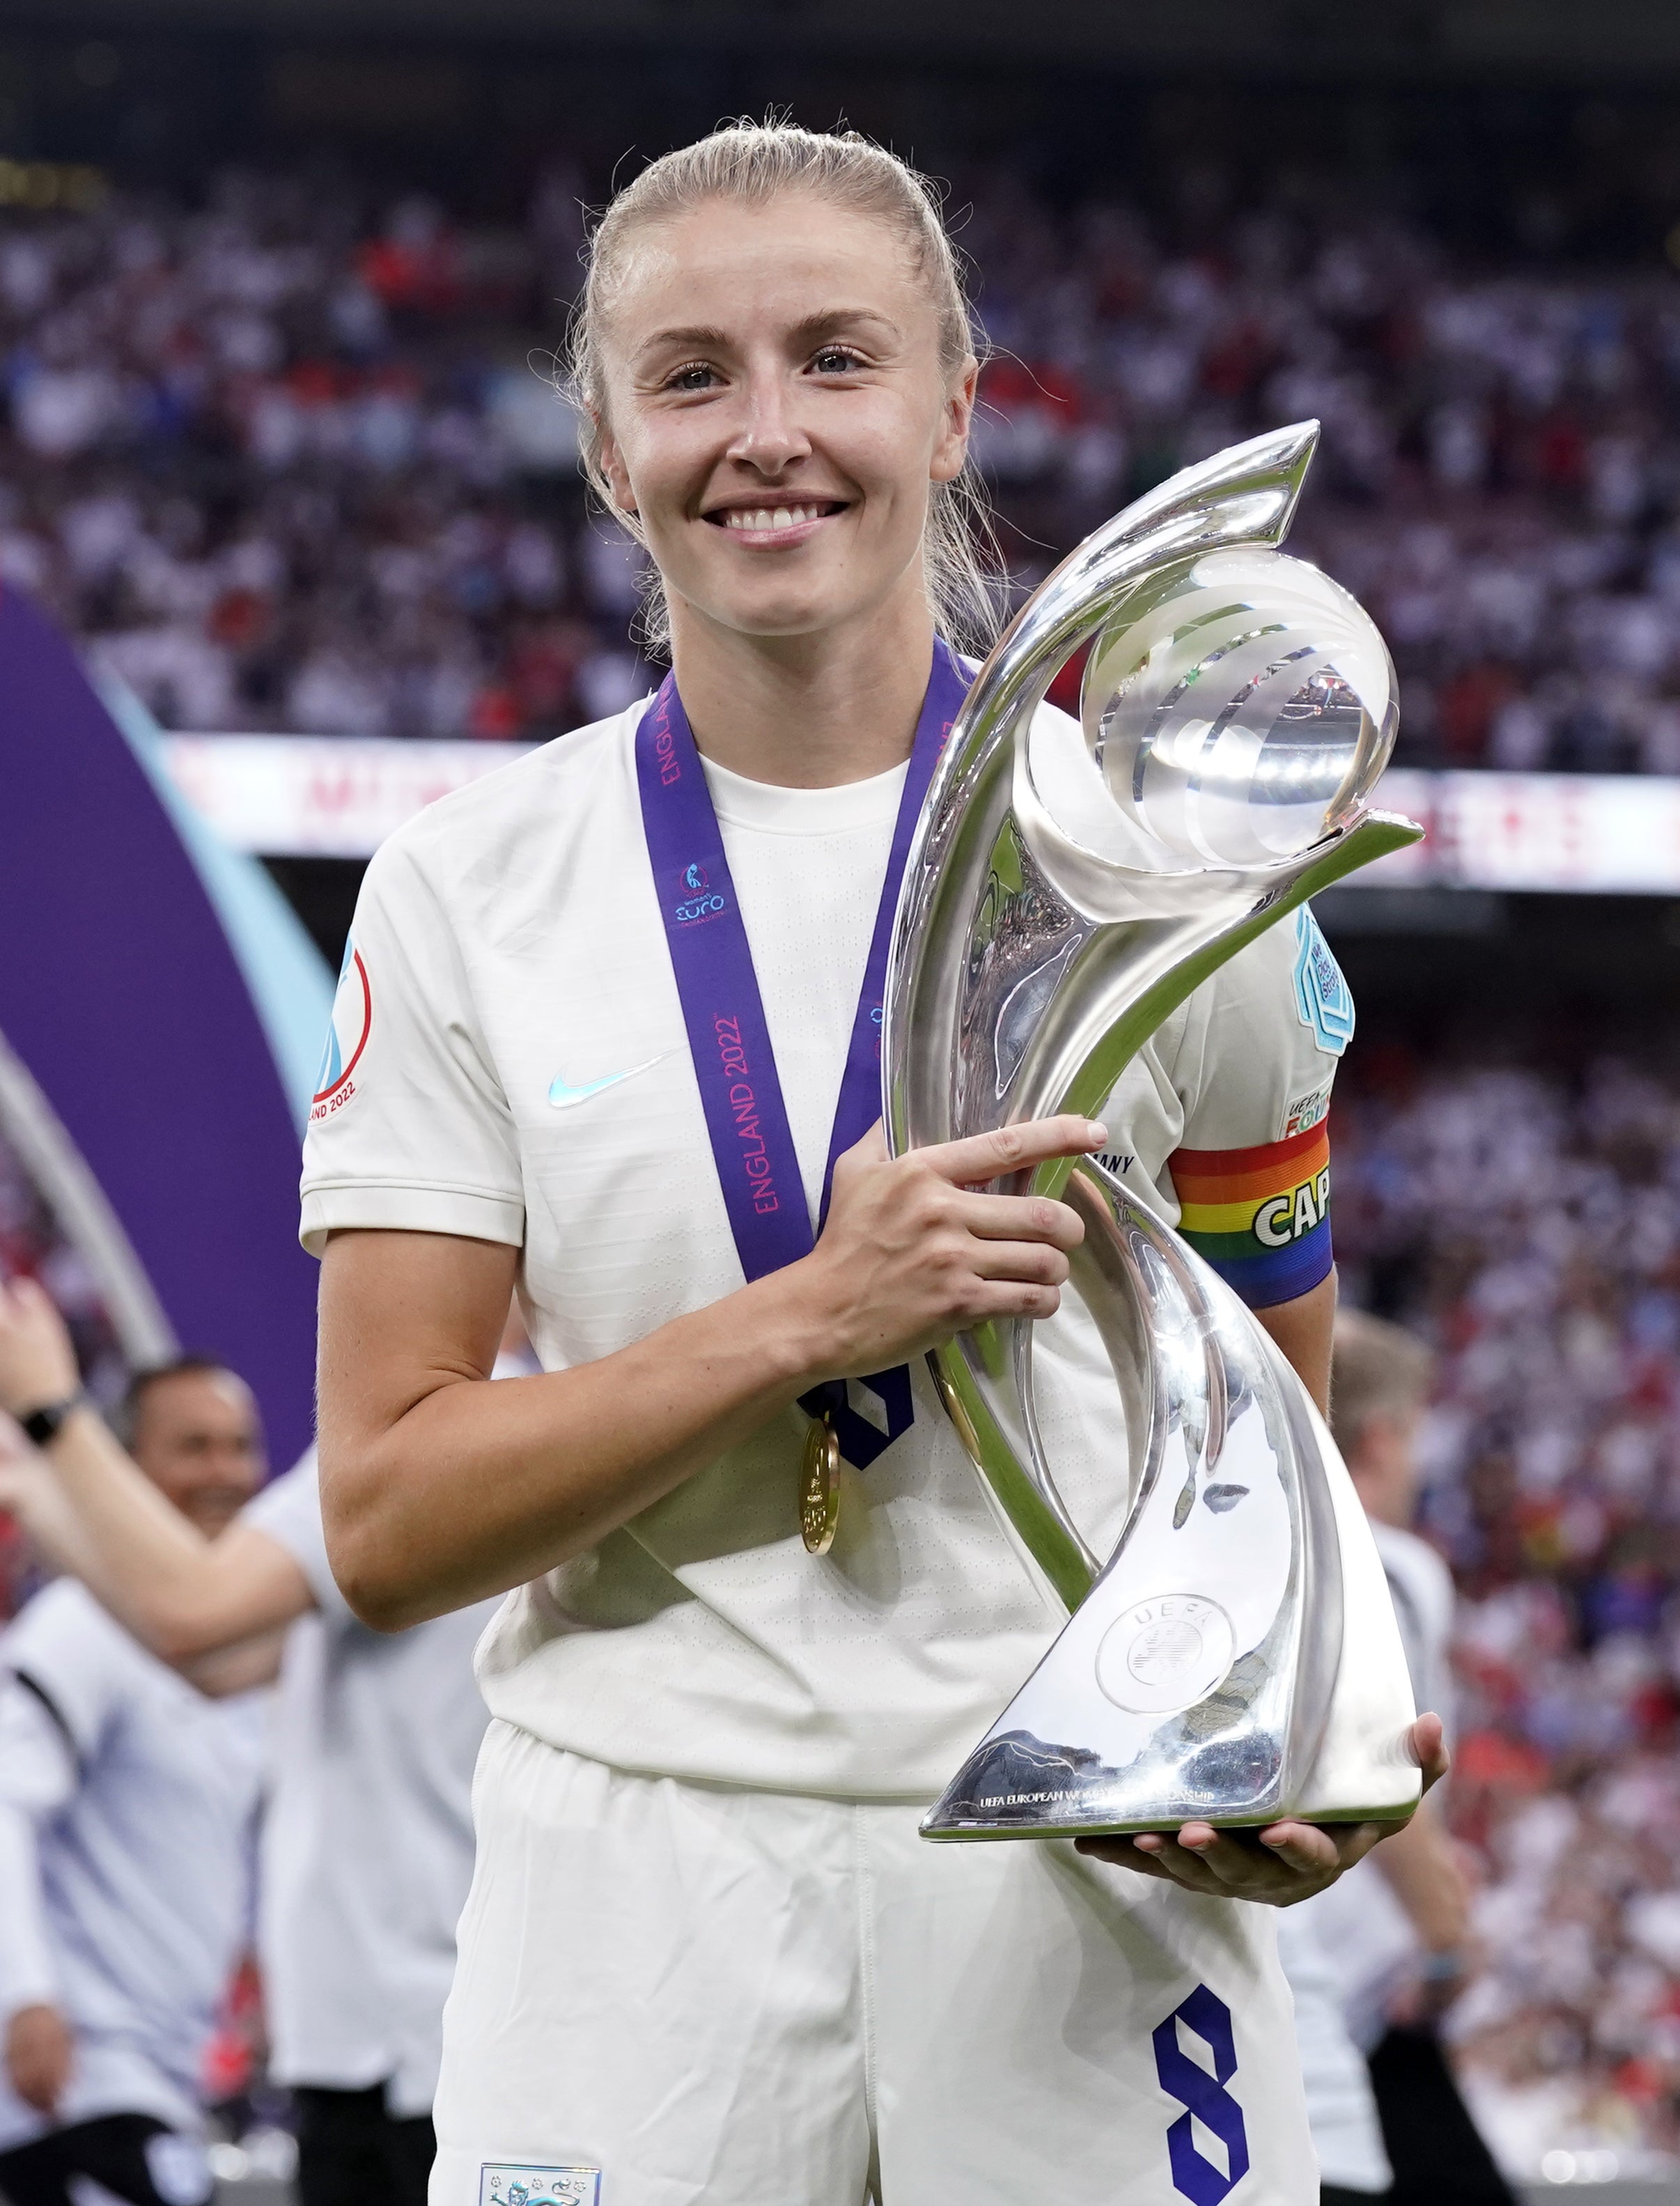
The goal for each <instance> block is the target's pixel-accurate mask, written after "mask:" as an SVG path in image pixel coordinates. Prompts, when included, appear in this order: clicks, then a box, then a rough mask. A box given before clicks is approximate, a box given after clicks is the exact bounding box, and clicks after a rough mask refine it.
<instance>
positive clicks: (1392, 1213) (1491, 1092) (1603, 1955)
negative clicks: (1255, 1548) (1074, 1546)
mask: <svg viewBox="0 0 1680 2206" xmlns="http://www.w3.org/2000/svg"><path fill="white" fill-rule="evenodd" d="M1350 1062H1351V1061H1350ZM1361 1072H1362V1076H1363V1086H1362V1089H1361V1092H1359V1093H1356V1094H1349V1095H1348V1096H1347V1097H1346V1098H1345V1100H1343V1103H1342V1105H1341V1106H1340V1107H1339V1109H1338V1112H1337V1124H1336V1125H1335V1128H1334V1133H1333V1145H1334V1154H1335V1156H1336V1160H1337V1164H1336V1169H1337V1192H1336V1216H1337V1254H1338V1259H1339V1261H1340V1265H1341V1271H1342V1280H1343V1292H1344V1294H1346V1295H1347V1296H1349V1297H1350V1298H1352V1299H1355V1300H1358V1301H1361V1302H1367V1303H1376V1304H1378V1305H1379V1306H1380V1307H1382V1308H1384V1309H1386V1310H1387V1311H1389V1312H1390V1313H1391V1315H1397V1316H1398V1317H1401V1318H1402V1319H1403V1320H1404V1321H1406V1322H1408V1323H1409V1325H1411V1326H1413V1327H1415V1328H1416V1329H1417V1330H1418V1331H1419V1332H1420V1333H1421V1334H1422V1335H1423V1336H1424V1337H1426V1338H1427V1339H1429V1340H1430V1341H1431V1342H1432V1343H1433V1345H1434V1347H1435V1349H1436V1351H1437V1358H1438V1361H1437V1367H1436V1398H1435V1402H1434V1404H1433V1408H1432V1410H1431V1412H1430V1414H1429V1416H1428V1417H1427V1421H1426V1424H1425V1428H1424V1430H1423V1434H1422V1437H1421V1458H1422V1464H1421V1468H1422V1473H1423V1481H1424V1485H1423V1494H1424V1499H1423V1511H1422V1523H1423V1528H1424V1529H1426V1530H1427V1532H1428V1534H1429V1535H1430V1536H1431V1537H1432V1538H1433V1541H1435V1543H1436V1544H1437V1545H1438V1546H1439V1547H1440V1549H1441V1550H1442V1552H1443V1553H1445V1555H1446V1557H1447V1558H1448V1559H1449V1560H1450V1561H1451V1564H1452V1565H1453V1569H1454V1571H1455V1574H1456V1577H1457V1582H1458V1586H1459V1594H1460V1601H1459V1613H1458V1632H1457V1650H1456V1654H1457V1672H1458V1680H1459V1694H1460V1705H1459V1738H1458V1746H1457V1768H1456V1773H1455V1775H1454V1778H1453V1780H1452V1789H1451V1797H1450V1810H1451V1817H1452V1821H1453V1823H1454V1826H1455V1827H1456V1829H1457V1833H1458V1835H1459V1837H1460V1839H1461V1840H1462V1841H1463V1843H1464V1844H1465V1845H1467V1846H1468V1847H1469V1849H1470V1851H1471V1853H1472V1856H1473V1857H1474V1864H1475V1868H1476V1871H1477V1875H1478V1881H1479V1883H1480V1896H1479V1899H1478V1901H1477V1905H1476V1918H1475V1919H1476V1929H1477V1933H1478V1942H1479V1959H1478V1973H1477V1975H1476V1976H1475V1977H1474V1981H1473V1982H1471V1983H1470V1985H1469V1988H1468V1989H1467V1990H1466V1991H1465V1992H1464V1993H1463V1995H1462V1996H1461V1997H1460V1998H1459V2000H1457V2004H1456V2006H1455V2007H1454V2008H1453V2010H1452V2012H1451V2022H1450V2030H1451V2036H1453V2038H1454V2039H1455V2041H1456V2042H1457V2048H1458V2053H1459V2057H1460V2060H1461V2064H1462V2066H1463V2072H1464V2075H1465V2078H1466V2081H1467V2084H1468V2087H1469V2090H1470V2092H1471V2095H1472V2098H1473V2102H1474V2104H1475V2106H1476V2108H1477V2112H1478V2114H1479V2115H1480V2118H1481V2119H1482V2120H1483V2122H1484V2124H1485V2126H1486V2127H1487V2129H1488V2131H1489V2132H1490V2135H1491V2136H1492V2137H1493V2138H1494V2140H1495V2141H1496V2142H1497V2143H1498V2145H1499V2146H1500V2148H1501V2149H1503V2150H1504V2153H1505V2154H1506V2155H1507V2157H1508V2158H1509V2160H1510V2161H1511V2163H1512V2165H1513V2166H1514V2167H1517V2168H1520V2169H1522V2171H1523V2172H1525V2173H1540V2171H1541V2166H1542V2162H1543V2161H1545V2159H1546V2155H1547V2154H1552V2155H1554V2156H1556V2155H1563V2156H1564V2158H1565V2159H1568V2160H1572V2161H1574V2162H1576V2163H1577V2164H1578V2172H1579V2173H1593V2172H1594V2171H1597V2172H1600V2173H1602V2172H1605V2170H1604V2168H1603V2167H1602V2165H1601V2164H1602V2163H1603V2162H1604V2161H1605V2159H1606V2155H1615V2156H1616V2157H1617V2161H1618V2162H1619V2164H1620V2167H1621V2171H1622V2173H1633V2172H1634V2170H1635V2168H1636V2167H1638V2165H1639V2164H1640V2161H1641V2155H1646V2154H1650V2153H1672V2152H1674V2151H1675V2150H1676V2149H1677V2148H1680V1844H1677V1838H1676V1833H1677V1832H1680V1813H1677V1810H1680V1772H1677V1767H1676V1762H1675V1752H1674V1750H1675V1744H1676V1717H1677V1713H1680V1700H1677V1685H1680V1637H1677V1625H1680V1615H1677V1611H1676V1607H1675V1603H1674V1566H1675V1560H1676V1556H1675V1546H1674V1540H1675V1534H1674V1527H1675V1524H1676V1523H1677V1521H1680V1519H1677V1508H1676V1497H1677V1494H1680V1487H1677V1483H1676V1480H1677V1472H1680V1098H1677V1095H1676V1094H1675V1092H1674V1090H1673V1089H1672V1088H1671V1087H1667V1086H1665V1085H1663V1084H1661V1083H1659V1082H1658V1081H1656V1080H1654V1079H1652V1078H1648V1077H1646V1076H1641V1075H1635V1073H1634V1072H1632V1071H1631V1070H1629V1069H1628V1068H1627V1066H1625V1065H1624V1064H1615V1063H1606V1064H1599V1065H1597V1066H1595V1067H1594V1068H1593V1069H1592V1070H1590V1071H1589V1072H1588V1074H1587V1076H1585V1077H1584V1078H1583V1079H1582V1080H1580V1081H1579V1082H1565V1081H1563V1080H1560V1079H1558V1078H1556V1077H1553V1076H1548V1075H1544V1074H1541V1073H1540V1072H1537V1071H1533V1070H1510V1069H1494V1068H1492V1067H1490V1066H1482V1067H1480V1068H1476V1069H1469V1070H1454V1071H1445V1072H1441V1071H1438V1072H1430V1071H1427V1070H1425V1069H1424V1068H1423V1067H1422V1066H1421V1064H1418V1063H1415V1062H1414V1061H1412V1060H1410V1059H1409V1058H1404V1057H1403V1056H1401V1055H1399V1054H1398V1053H1387V1052H1369V1053H1367V1058H1366V1060H1365V1062H1364V1064H1363V1065H1362V1066H1361ZM1560 2170H1561V2163H1560V2161H1558V2159H1557V2158H1556V2157H1554V2160H1553V2163H1552V2167H1549V2168H1547V2169H1546V2173H1553V2172H1554V2171H1560Z"/></svg>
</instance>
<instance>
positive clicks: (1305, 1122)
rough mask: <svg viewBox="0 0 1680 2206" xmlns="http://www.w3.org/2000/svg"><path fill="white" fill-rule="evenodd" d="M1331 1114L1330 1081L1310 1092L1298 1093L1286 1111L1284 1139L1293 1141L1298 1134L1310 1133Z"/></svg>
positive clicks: (1281, 1138)
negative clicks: (1305, 1093)
mask: <svg viewBox="0 0 1680 2206" xmlns="http://www.w3.org/2000/svg"><path fill="white" fill-rule="evenodd" d="M1329 1116H1330V1082H1329V1081H1327V1080H1326V1082H1325V1083H1324V1086H1323V1087H1322V1088H1314V1089H1313V1091H1312V1092H1311V1094H1307V1095H1297V1096H1296V1097H1295V1098H1294V1099H1293V1100H1292V1101H1291V1102H1290V1106H1289V1108H1288V1109H1287V1110H1286V1111H1285V1112H1284V1130H1283V1133H1282V1134H1281V1135H1280V1136H1279V1137H1278V1138H1279V1139H1280V1140H1282V1141H1285V1142H1288V1141H1293V1139H1294V1138H1295V1136H1296V1135H1297V1134H1310V1133H1311V1132H1312V1130H1313V1129H1314V1126H1318V1125H1321V1124H1323V1123H1324V1121H1325V1120H1326V1118H1328V1117H1329Z"/></svg>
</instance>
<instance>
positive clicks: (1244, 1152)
mask: <svg viewBox="0 0 1680 2206" xmlns="http://www.w3.org/2000/svg"><path fill="white" fill-rule="evenodd" d="M1193 1000H1194V1003H1195V1005H1196V1014H1195V1016H1194V1017H1193V1018H1192V1019H1191V1021H1190V1022H1189V1024H1188V1025H1187V1027H1186V1029H1185V1034H1184V1040H1183V1044H1182V1046H1181V1047H1180V1049H1179V1052H1178V1055H1177V1061H1176V1063H1175V1066H1174V1072H1173V1082H1174V1086H1175V1087H1176V1088H1177V1090H1178V1093H1179V1095H1180V1097H1181V1099H1182V1100H1183V1107H1184V1133H1183V1142H1182V1143H1181V1146H1180V1147H1179V1148H1177V1150H1176V1151H1175V1152H1174V1154H1173V1155H1172V1156H1171V1159H1170V1160H1169V1169H1170V1170H1171V1174H1172V1182H1173V1187H1174V1189H1175V1191H1176V1192H1177V1196H1178V1201H1179V1206H1180V1216H1179V1231H1180V1232H1182V1233H1183V1236H1184V1237H1185V1239H1186V1240H1187V1241H1189V1243H1190V1245H1191V1247H1192V1248H1193V1249H1195V1251H1196V1253H1197V1254H1198V1255H1200V1256H1202V1257H1204V1258H1205V1259H1206V1261H1207V1262H1208V1263H1210V1264H1211V1265H1212V1267H1213V1268H1214V1270H1215V1271H1217V1272H1218V1273H1219V1274H1220V1276H1221V1277H1222V1278H1223V1279H1225V1280H1226V1281H1227V1283H1228V1284H1229V1285H1230V1286H1232V1287H1233V1288H1235V1290H1236V1292H1237V1293H1238V1294H1239V1295H1240V1296H1241V1297H1242V1299H1243V1301H1244V1302H1246V1303H1248V1305H1249V1306H1250V1308H1251V1309H1267V1308H1270V1307H1271V1306H1272V1304H1274V1303H1285V1302H1293V1301H1294V1300H1295V1299H1296V1297H1297V1296H1299V1295H1304V1294H1307V1293H1308V1292H1310V1291H1311V1290H1312V1289H1313V1288H1314V1287H1315V1286H1317V1285H1318V1284H1319V1283H1320V1280H1321V1279H1325V1278H1326V1277H1327V1276H1328V1275H1329V1273H1330V1270H1331V1264H1332V1262H1333V1261H1334V1257H1333V1252H1332V1249H1331V1227H1330V1137H1329V1128H1328V1126H1327V1124H1326V1119H1327V1118H1328V1115H1329V1112H1330V1095H1331V1086H1332V1084H1333V1082H1334V1081H1335V1077H1336V1067H1337V1061H1338V1060H1339V1058H1340V1057H1341V1055H1342V1052H1343V1050H1344V1049H1345V1048H1346V1047H1347V1045H1348V1042H1349V1040H1350V1039H1351V1038H1352V1034H1353V1023H1354V1021H1353V999H1352V997H1351V995H1350V994H1349V990H1348V986H1347V982H1346V981H1345V980H1344V979H1343V976H1342V973H1341V969H1340V968H1339V967H1338V966H1337V963H1336V960H1335V958H1334V957H1333V956H1332V955H1331V951H1330V946H1329V945H1328V944H1327V943H1326V941H1325V939H1324V936H1323V935H1322V933H1320V930H1319V927H1318V923H1317V921H1315V920H1314V917H1313V915H1312V913H1311V911H1310V910H1309V909H1308V908H1307V907H1306V906H1304V905H1303V906H1302V907H1301V908H1300V909H1298V910H1297V911H1296V912H1295V913H1294V914H1293V915H1289V916H1286V917H1285V918H1284V919H1282V920H1280V921H1278V924H1277V925H1276V926H1275V927H1271V928H1269V929H1268V930H1267V931H1266V933H1264V934H1262V935H1261V936H1260V938H1259V939H1258V940H1256V941H1254V942H1253V943H1251V944H1249V945H1248V948H1247V949H1246V950H1243V951H1240V952H1239V953H1238V955H1237V956H1236V957H1234V958H1232V959H1231V961H1230V963H1229V964H1228V965H1225V966H1224V967H1223V968H1222V969H1220V971H1219V972H1218V973H1217V974H1216V975H1214V976H1213V978H1212V980H1211V981H1208V982H1207V983H1206V986H1205V987H1204V988H1202V989H1200V990H1198V991H1197V996H1196V998H1195V999H1193Z"/></svg>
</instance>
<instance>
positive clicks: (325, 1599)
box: [239, 1448, 351, 1619]
mask: <svg viewBox="0 0 1680 2206" xmlns="http://www.w3.org/2000/svg"><path fill="white" fill-rule="evenodd" d="M239 1521H240V1523H241V1524H248V1525H249V1526H250V1527H251V1529H253V1531H257V1532H261V1533H263V1534H265V1535H266V1537H268V1538H269V1539H271V1540H272V1541H274V1543H275V1545H276V1546H277V1547H283V1548H284V1549H285V1551H286V1553H288V1554H289V1556H290V1557H291V1559H292V1560H293V1561H294V1562H295V1564H296V1565H297V1566H298V1568H299V1569H300V1570H301V1571H302V1572H303V1575H304V1578H305V1580H306V1581H307V1584H308V1587H309V1590H310V1592H311V1593H312V1594H313V1595H314V1596H315V1606H316V1607H317V1608H319V1610H320V1611H321V1613H322V1614H323V1615H324V1616H331V1617H337V1618H338V1619H347V1618H348V1617H349V1615H350V1613H351V1611H350V1606H349V1602H348V1601H346V1600H345V1598H344V1596H343V1594H342V1593H340V1591H339V1590H338V1581H337V1579H336V1578H335V1577H333V1575H332V1565H331V1563H330V1562H329V1561H328V1560H327V1550H326V1530H325V1527H324V1526H323V1524H322V1523H321V1482H320V1473H319V1470H318V1468H317V1465H316V1461H315V1451H314V1449H313V1448H311V1449H310V1451H309V1452H308V1453H307V1455H306V1456H304V1457H303V1458H301V1461H299V1462H298V1463H295V1464H293V1466H292V1468H291V1469H290V1470H288V1471H283V1473H282V1474H281V1476H279V1477H278V1478H276V1479H271V1480H270V1482H269V1483H268V1484H267V1485H266V1486H265V1488H263V1490H262V1492H261V1493H260V1494H258V1496H257V1497H256V1499H255V1500H254V1501H252V1502H250V1503H249V1504H248V1505H247V1506H246V1507H245V1508H244V1509H242V1510H241V1511H240V1517H239Z"/></svg>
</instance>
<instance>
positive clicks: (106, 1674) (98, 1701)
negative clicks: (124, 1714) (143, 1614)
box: [0, 1578, 145, 1762]
mask: <svg viewBox="0 0 1680 2206" xmlns="http://www.w3.org/2000/svg"><path fill="white" fill-rule="evenodd" d="M144 1659H145V1658H144V1657H143V1656H142V1654H141V1653H140V1649H139V1648H138V1647H137V1646H136V1644H135V1643H134V1641H133V1640H132V1639H130V1638H129V1637H128V1634H127V1633H126V1632H124V1631H122V1629H121V1627H120V1626H119V1625H116V1624H114V1623H113V1622H112V1621H111V1619H110V1617H108V1616H107V1615H106V1614H105V1613H104V1610H103V1609H102V1608H101V1607H99V1606H98V1602H97V1601H95V1600H94V1599H93V1597H92V1595H91V1594H90V1593H88V1592H86V1589H84V1588H83V1587H81V1586H80V1585H78V1584H77V1583H74V1580H72V1579H69V1578H60V1579H59V1580H57V1583H54V1584H52V1585H50V1586H48V1587H47V1588H46V1589H45V1592H42V1593H39V1594H37V1595H36V1596H35V1598H34V1599H33V1601H30V1602H29V1603H28V1604H27V1607H25V1608H24V1609H23V1611H22V1612H21V1614H20V1615H19V1616H18V1617H17V1619H16V1620H15V1622H14V1623H13V1624H12V1625H10V1627H9V1629H8V1630H7V1631H6V1632H5V1633H4V1635H3V1636H0V1672H4V1673H6V1674H7V1676H8V1677H9V1678H12V1679H15V1680H17V1681H18V1684H19V1685H20V1686H21V1690H22V1691H23V1692H24V1694H25V1695H26V1696H27V1699H28V1700H30V1701H33V1702H34V1703H35V1704H36V1706H37V1707H38V1708H39V1710H41V1711H42V1712H44V1713H45V1714H46V1715H47V1716H48V1717H49V1718H50V1719H51V1722H52V1724H53V1726H55V1727H56V1729H57V1732H59V1734H60V1736H61V1737H62V1738H63V1742H64V1744H65V1746H66V1747H67V1748H68V1750H69V1751H70V1753H71V1754H73V1755H74V1758H75V1760H76V1762H86V1761H88V1760H89V1759H91V1757H92V1754H93V1751H94V1750H95V1748H96V1747H97V1746H98V1743H99V1740H100V1738H101V1737H102V1735H103V1734H104V1730H105V1727H106V1726H107V1725H108V1724H109V1723H110V1720H111V1719H112V1718H113V1716H114V1715H115V1714H116V1712H117V1710H118V1709H119V1708H120V1707H121V1705H122V1702H124V1701H125V1699H126V1698H127V1696H128V1686H129V1684H130V1681H131V1680H132V1678H133V1676H134V1669H135V1666H136V1665H137V1664H139V1663H140V1662H141V1661H142V1660H144Z"/></svg>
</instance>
